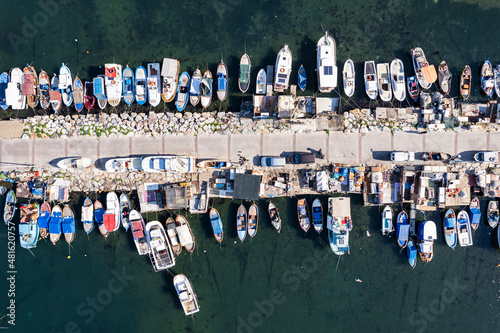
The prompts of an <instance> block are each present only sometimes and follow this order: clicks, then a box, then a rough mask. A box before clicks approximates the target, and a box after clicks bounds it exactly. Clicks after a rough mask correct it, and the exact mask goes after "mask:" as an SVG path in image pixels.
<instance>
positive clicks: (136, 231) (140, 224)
mask: <svg viewBox="0 0 500 333" xmlns="http://www.w3.org/2000/svg"><path fill="white" fill-rule="evenodd" d="M130 229H132V237H133V238H134V243H135V247H136V248H137V252H138V253H139V255H141V256H142V255H145V254H149V253H150V252H151V250H150V248H149V245H148V241H147V237H146V234H145V230H146V225H145V224H144V219H143V218H142V215H141V214H140V213H139V212H138V211H136V210H135V209H132V210H131V211H130Z"/></svg>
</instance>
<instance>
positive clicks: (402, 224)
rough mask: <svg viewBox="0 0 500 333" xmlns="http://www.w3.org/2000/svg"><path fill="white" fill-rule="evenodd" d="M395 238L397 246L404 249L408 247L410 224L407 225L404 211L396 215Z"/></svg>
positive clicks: (406, 215) (406, 216)
mask: <svg viewBox="0 0 500 333" xmlns="http://www.w3.org/2000/svg"><path fill="white" fill-rule="evenodd" d="M396 237H397V239H398V245H399V246H400V247H401V248H402V249H404V248H405V247H406V246H407V245H408V240H409V237H410V223H408V214H406V212H405V211H404V210H403V211H402V212H400V213H399V214H398V220H397V223H396Z"/></svg>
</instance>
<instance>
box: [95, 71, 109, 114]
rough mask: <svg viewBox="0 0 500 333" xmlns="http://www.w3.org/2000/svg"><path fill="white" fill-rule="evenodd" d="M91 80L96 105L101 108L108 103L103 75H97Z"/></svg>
mask: <svg viewBox="0 0 500 333" xmlns="http://www.w3.org/2000/svg"><path fill="white" fill-rule="evenodd" d="M92 81H93V83H94V96H95V98H97V105H99V108H100V109H101V110H103V109H104V108H105V107H106V105H107V104H108V98H107V97H106V92H105V90H104V87H105V85H104V75H98V76H97V77H95V78H94V79H93V80H92Z"/></svg>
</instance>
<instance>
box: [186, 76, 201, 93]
mask: <svg viewBox="0 0 500 333" xmlns="http://www.w3.org/2000/svg"><path fill="white" fill-rule="evenodd" d="M200 83H201V77H199V76H193V78H192V81H191V87H190V89H189V93H190V94H191V95H194V96H198V95H200Z"/></svg>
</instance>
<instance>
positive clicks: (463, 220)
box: [457, 210, 472, 247]
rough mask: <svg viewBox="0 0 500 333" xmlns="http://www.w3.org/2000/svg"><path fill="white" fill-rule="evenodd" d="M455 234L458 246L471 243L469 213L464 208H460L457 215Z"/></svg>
mask: <svg viewBox="0 0 500 333" xmlns="http://www.w3.org/2000/svg"><path fill="white" fill-rule="evenodd" d="M457 235H458V243H459V244H460V246H462V247H464V246H471V245H472V231H471V228H470V219H469V214H467V212H466V211H465V210H461V211H460V212H459V213H458V216H457Z"/></svg>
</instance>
